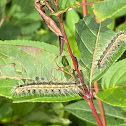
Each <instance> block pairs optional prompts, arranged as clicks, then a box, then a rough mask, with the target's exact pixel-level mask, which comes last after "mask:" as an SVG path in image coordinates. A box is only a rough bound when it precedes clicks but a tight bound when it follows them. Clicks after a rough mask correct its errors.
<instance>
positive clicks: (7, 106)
mask: <svg viewBox="0 0 126 126" xmlns="http://www.w3.org/2000/svg"><path fill="white" fill-rule="evenodd" d="M11 104H12V102H11V100H8V99H5V98H3V97H0V120H2V119H4V118H6V117H7V116H10V115H11V114H12V108H11Z"/></svg>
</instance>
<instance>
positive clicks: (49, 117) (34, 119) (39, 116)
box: [22, 110, 70, 125]
mask: <svg viewBox="0 0 126 126" xmlns="http://www.w3.org/2000/svg"><path fill="white" fill-rule="evenodd" d="M22 122H24V123H25V124H26V123H32V124H33V123H37V124H38V122H40V123H46V122H48V123H58V124H62V125H63V124H64V125H68V124H69V123H70V120H69V119H65V118H62V117H58V116H56V115H53V114H48V113H45V112H43V111H41V110H34V111H32V112H31V113H29V114H28V115H26V116H25V117H24V118H23V119H22Z"/></svg>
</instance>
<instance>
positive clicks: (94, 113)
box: [88, 99, 103, 126]
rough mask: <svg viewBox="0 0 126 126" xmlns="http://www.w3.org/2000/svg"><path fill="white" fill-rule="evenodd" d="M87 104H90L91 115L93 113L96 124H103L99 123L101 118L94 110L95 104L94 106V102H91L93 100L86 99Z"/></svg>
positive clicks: (100, 125)
mask: <svg viewBox="0 0 126 126" xmlns="http://www.w3.org/2000/svg"><path fill="white" fill-rule="evenodd" d="M88 104H89V106H90V108H91V110H92V113H93V115H94V117H95V119H96V121H97V123H98V125H99V126H103V125H102V123H101V120H100V118H99V116H98V114H97V112H96V109H95V106H94V104H93V100H92V99H89V100H88Z"/></svg>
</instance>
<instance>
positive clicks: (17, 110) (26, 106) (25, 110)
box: [12, 103, 35, 118]
mask: <svg viewBox="0 0 126 126" xmlns="http://www.w3.org/2000/svg"><path fill="white" fill-rule="evenodd" d="M12 108H13V116H16V115H17V118H21V117H23V116H25V115H27V114H28V115H29V113H30V112H31V111H32V110H33V109H34V108H35V103H19V104H16V103H15V104H12Z"/></svg>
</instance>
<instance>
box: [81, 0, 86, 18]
mask: <svg viewBox="0 0 126 126" xmlns="http://www.w3.org/2000/svg"><path fill="white" fill-rule="evenodd" d="M82 4H86V0H82ZM85 16H87V6H86V5H83V17H85Z"/></svg>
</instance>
